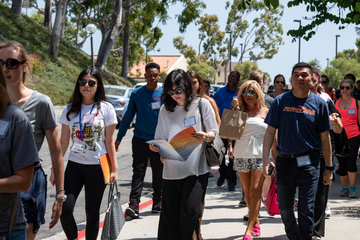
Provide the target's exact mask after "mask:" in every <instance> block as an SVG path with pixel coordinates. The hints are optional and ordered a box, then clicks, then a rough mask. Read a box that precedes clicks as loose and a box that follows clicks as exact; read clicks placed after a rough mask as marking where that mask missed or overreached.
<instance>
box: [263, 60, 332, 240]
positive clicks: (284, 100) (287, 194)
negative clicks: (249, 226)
mask: <svg viewBox="0 0 360 240" xmlns="http://www.w3.org/2000/svg"><path fill="white" fill-rule="evenodd" d="M291 75H292V76H291V78H292V90H291V91H288V92H286V93H284V94H282V95H280V96H278V97H277V98H275V100H274V102H273V104H272V105H271V108H270V110H269V113H268V115H267V117H266V119H265V123H267V124H268V128H267V130H266V132H265V136H264V144H263V167H264V175H266V174H267V173H268V168H269V166H270V164H271V165H273V163H270V162H269V152H270V148H271V146H272V143H273V140H274V137H275V132H276V130H278V135H277V136H278V141H277V146H276V150H277V152H278V155H277V158H276V176H277V182H276V187H277V193H278V202H279V209H280V214H281V219H282V221H283V223H284V225H285V231H286V235H287V237H288V238H289V239H290V240H311V239H312V235H313V227H314V202H315V195H316V190H317V184H318V180H319V173H320V149H321V150H322V152H323V156H324V160H325V170H324V174H323V179H320V181H323V183H324V184H325V185H328V184H330V182H331V179H332V170H333V166H332V159H331V144H330V134H329V130H331V124H330V120H329V110H328V106H327V104H326V102H325V101H324V100H322V99H321V98H320V97H319V96H317V95H315V94H314V93H312V92H310V91H309V90H310V87H311V80H312V67H311V66H310V65H309V64H307V63H303V62H300V63H297V64H296V65H295V66H294V67H293V70H292V74H291ZM296 188H298V192H299V204H298V223H297V222H296V219H295V215H294V197H295V192H296Z"/></svg>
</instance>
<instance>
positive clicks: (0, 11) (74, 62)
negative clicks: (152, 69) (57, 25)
mask: <svg viewBox="0 0 360 240" xmlns="http://www.w3.org/2000/svg"><path fill="white" fill-rule="evenodd" d="M1 37H3V38H6V39H9V40H16V41H18V42H20V43H22V44H23V45H24V46H25V48H26V49H27V51H28V53H29V54H30V56H31V66H32V77H31V78H30V79H27V80H26V81H25V84H26V86H28V87H29V88H31V89H36V90H37V91H39V92H41V93H44V94H46V95H48V96H49V97H51V99H52V101H53V103H54V105H64V104H66V103H67V101H68V100H69V97H70V96H71V94H72V91H73V89H74V84H75V81H76V79H77V77H78V75H79V73H80V72H81V71H82V70H83V69H85V68H87V67H89V66H90V65H91V57H90V56H89V55H87V54H86V53H84V52H83V51H82V50H80V49H79V48H77V47H76V46H75V45H73V44H72V43H70V42H68V41H66V40H64V39H62V40H61V44H60V51H59V57H58V58H57V59H54V58H53V57H51V56H50V55H49V53H48V52H49V43H50V38H51V33H50V31H49V30H48V29H47V28H45V27H43V26H41V25H40V24H38V23H36V22H34V21H33V20H32V19H31V18H29V17H27V16H26V15H23V16H22V17H21V18H20V20H16V17H15V15H13V14H12V12H11V10H10V8H9V7H7V6H5V5H4V4H2V3H0V39H1ZM106 78H107V79H105V78H103V80H104V83H105V84H119V85H129V86H131V85H132V84H131V82H130V81H127V80H125V79H123V78H120V77H119V76H118V73H114V72H112V71H111V69H106Z"/></svg>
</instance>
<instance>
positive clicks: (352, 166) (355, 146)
mask: <svg viewBox="0 0 360 240" xmlns="http://www.w3.org/2000/svg"><path fill="white" fill-rule="evenodd" d="M349 145H350V153H349V154H348V155H347V156H346V157H338V158H337V159H338V161H339V171H338V172H339V175H340V176H347V175H348V172H357V165H356V160H357V157H358V155H359V145H360V136H356V137H353V138H350V139H349Z"/></svg>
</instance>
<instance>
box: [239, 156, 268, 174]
mask: <svg viewBox="0 0 360 240" xmlns="http://www.w3.org/2000/svg"><path fill="white" fill-rule="evenodd" d="M262 168H263V163H262V159H261V158H235V159H234V166H233V169H234V170H235V171H239V172H251V171H252V170H256V169H262Z"/></svg>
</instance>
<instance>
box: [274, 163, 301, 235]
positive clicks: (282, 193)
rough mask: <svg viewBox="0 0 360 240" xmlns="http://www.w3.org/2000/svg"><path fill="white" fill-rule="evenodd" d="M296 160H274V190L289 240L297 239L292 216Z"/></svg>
mask: <svg viewBox="0 0 360 240" xmlns="http://www.w3.org/2000/svg"><path fill="white" fill-rule="evenodd" d="M296 168H297V166H296V160H295V159H291V158H280V157H278V158H277V159H276V188H277V193H278V195H277V198H278V202H279V209H280V215H281V219H282V221H283V223H284V226H285V232H286V235H287V237H288V238H289V239H290V240H296V239H297V232H298V226H297V223H296V218H295V214H294V197H295V192H296V181H295V179H296V175H297V171H296Z"/></svg>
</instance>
